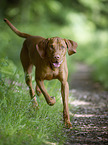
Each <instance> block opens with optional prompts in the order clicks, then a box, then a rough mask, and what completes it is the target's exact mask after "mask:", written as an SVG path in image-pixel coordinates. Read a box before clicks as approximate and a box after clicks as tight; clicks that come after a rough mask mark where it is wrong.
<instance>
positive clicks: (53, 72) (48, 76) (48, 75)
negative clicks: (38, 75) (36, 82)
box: [44, 69, 59, 80]
mask: <svg viewBox="0 0 108 145" xmlns="http://www.w3.org/2000/svg"><path fill="white" fill-rule="evenodd" d="M58 75H59V69H55V70H52V69H49V71H45V72H44V79H45V80H51V79H56V78H57V77H58Z"/></svg>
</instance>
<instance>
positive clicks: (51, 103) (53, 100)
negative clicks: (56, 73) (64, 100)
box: [48, 96, 56, 106]
mask: <svg viewBox="0 0 108 145" xmlns="http://www.w3.org/2000/svg"><path fill="white" fill-rule="evenodd" d="M55 103H56V100H55V97H52V96H51V99H50V102H48V105H50V106H53V105H54V104H55Z"/></svg>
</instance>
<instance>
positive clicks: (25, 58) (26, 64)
mask: <svg viewBox="0 0 108 145" xmlns="http://www.w3.org/2000/svg"><path fill="white" fill-rule="evenodd" d="M20 59H21V62H22V66H23V69H24V72H25V81H26V84H27V86H28V87H29V92H30V96H31V99H33V104H34V105H35V106H38V104H37V101H36V96H35V91H34V89H33V87H32V76H31V73H32V68H33V65H32V63H31V62H30V59H29V55H28V50H27V48H26V46H25V45H23V48H22V50H21V53H20Z"/></svg>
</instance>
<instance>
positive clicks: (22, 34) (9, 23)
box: [4, 18, 31, 38]
mask: <svg viewBox="0 0 108 145" xmlns="http://www.w3.org/2000/svg"><path fill="white" fill-rule="evenodd" d="M4 21H5V22H6V23H7V24H8V26H9V27H10V28H11V29H12V31H14V32H15V33H16V34H17V35H18V36H20V37H23V38H27V37H29V36H31V35H29V34H26V33H22V32H20V31H19V30H17V29H16V28H15V27H14V26H13V25H12V24H11V22H9V20H7V19H6V18H5V19H4Z"/></svg>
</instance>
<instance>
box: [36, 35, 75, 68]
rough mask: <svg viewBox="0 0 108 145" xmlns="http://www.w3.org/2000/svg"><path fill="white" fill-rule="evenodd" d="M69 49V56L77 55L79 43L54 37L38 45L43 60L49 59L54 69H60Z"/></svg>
mask: <svg viewBox="0 0 108 145" xmlns="http://www.w3.org/2000/svg"><path fill="white" fill-rule="evenodd" d="M67 48H68V54H69V55H72V54H74V53H76V48H77V43H76V42H74V41H72V40H68V39H62V38H59V37H53V38H48V39H44V40H42V41H41V42H39V44H36V49H37V51H38V53H39V55H40V57H41V58H42V59H44V58H46V57H47V58H48V60H49V62H50V64H51V66H53V67H60V65H61V64H62V62H63V61H64V58H65V55H66V52H67Z"/></svg>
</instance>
